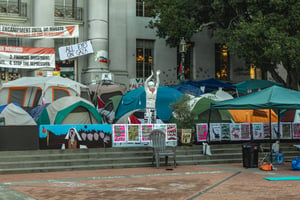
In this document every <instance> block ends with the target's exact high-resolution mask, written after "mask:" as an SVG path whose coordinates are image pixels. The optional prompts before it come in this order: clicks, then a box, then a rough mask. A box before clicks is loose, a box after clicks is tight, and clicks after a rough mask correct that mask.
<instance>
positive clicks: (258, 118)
mask: <svg viewBox="0 0 300 200" xmlns="http://www.w3.org/2000/svg"><path fill="white" fill-rule="evenodd" d="M228 111H229V112H230V114H231V116H232V117H233V119H234V121H235V122H236V123H267V122H269V121H270V118H269V110H268V109H258V110H252V109H251V110H228ZM271 122H278V117H277V115H276V113H275V112H274V111H273V110H271Z"/></svg>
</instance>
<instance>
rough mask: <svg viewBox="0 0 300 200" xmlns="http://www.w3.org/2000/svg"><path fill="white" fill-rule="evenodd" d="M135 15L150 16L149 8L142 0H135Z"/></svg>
mask: <svg viewBox="0 0 300 200" xmlns="http://www.w3.org/2000/svg"><path fill="white" fill-rule="evenodd" d="M136 16H138V17H150V15H149V8H147V6H146V5H145V2H144V0H136Z"/></svg>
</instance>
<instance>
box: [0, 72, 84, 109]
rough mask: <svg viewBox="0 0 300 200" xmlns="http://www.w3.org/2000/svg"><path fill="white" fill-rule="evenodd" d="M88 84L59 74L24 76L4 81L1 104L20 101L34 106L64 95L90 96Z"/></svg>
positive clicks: (0, 92)
mask: <svg viewBox="0 0 300 200" xmlns="http://www.w3.org/2000/svg"><path fill="white" fill-rule="evenodd" d="M88 94H89V89H88V87H87V86H85V85H83V84H81V83H79V82H76V81H73V80H71V79H69V78H62V77H59V76H49V77H23V78H19V79H17V80H14V81H10V82H7V83H4V84H3V85H2V87H1V89H0V104H8V103H18V104H20V105H21V106H22V107H28V108H32V107H35V106H37V105H41V104H43V103H51V102H53V101H55V100H56V99H59V98H61V97H64V96H82V97H85V98H88V97H89V95H88Z"/></svg>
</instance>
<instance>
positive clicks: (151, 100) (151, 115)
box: [144, 70, 160, 124]
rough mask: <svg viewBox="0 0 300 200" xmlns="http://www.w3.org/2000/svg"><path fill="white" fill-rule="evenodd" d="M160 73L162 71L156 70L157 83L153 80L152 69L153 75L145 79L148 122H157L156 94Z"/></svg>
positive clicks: (146, 120) (146, 121) (146, 116)
mask: <svg viewBox="0 0 300 200" xmlns="http://www.w3.org/2000/svg"><path fill="white" fill-rule="evenodd" d="M159 74H160V71H159V70H157V71H156V81H155V83H154V82H153V81H151V78H152V77H153V71H151V75H150V76H149V77H148V78H147V79H146V81H145V86H144V87H145V92H146V112H145V115H144V120H145V123H146V124H152V123H156V109H155V107H156V106H155V103H156V96H157V90H158V86H159Z"/></svg>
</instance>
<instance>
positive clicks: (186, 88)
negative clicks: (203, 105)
mask: <svg viewBox="0 0 300 200" xmlns="http://www.w3.org/2000/svg"><path fill="white" fill-rule="evenodd" d="M172 88H174V89H176V90H178V91H180V92H182V93H185V94H190V95H193V96H196V97H197V96H200V95H201V94H203V92H201V90H200V88H199V87H195V86H193V85H189V84H177V85H174V86H172Z"/></svg>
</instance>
